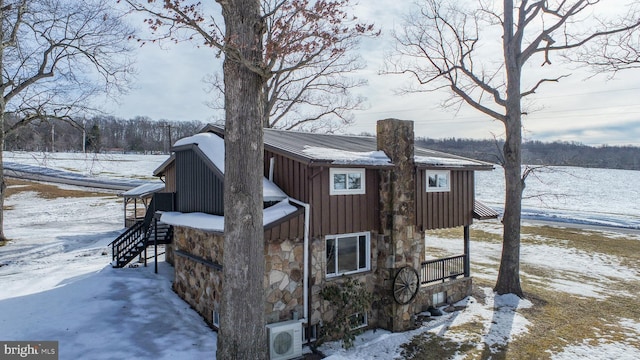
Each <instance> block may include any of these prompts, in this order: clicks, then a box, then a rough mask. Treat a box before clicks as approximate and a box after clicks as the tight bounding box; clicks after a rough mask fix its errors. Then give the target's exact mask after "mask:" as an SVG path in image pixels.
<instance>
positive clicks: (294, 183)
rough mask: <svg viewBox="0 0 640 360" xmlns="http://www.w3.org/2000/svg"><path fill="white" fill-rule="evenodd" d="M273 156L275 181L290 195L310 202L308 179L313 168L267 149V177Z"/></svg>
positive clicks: (265, 156)
mask: <svg viewBox="0 0 640 360" xmlns="http://www.w3.org/2000/svg"><path fill="white" fill-rule="evenodd" d="M271 158H274V159H275V163H274V169H273V170H274V171H273V182H274V183H276V185H278V186H279V187H280V189H282V191H284V192H285V193H286V194H287V195H289V196H290V197H292V198H294V199H297V200H300V201H302V202H306V203H308V202H309V196H308V190H309V184H308V181H307V180H308V178H309V175H310V171H312V170H310V169H309V168H308V167H307V166H306V165H305V164H302V163H300V162H299V161H296V160H293V159H290V158H287V157H284V156H282V155H276V154H274V153H272V152H269V151H265V154H264V176H265V177H269V162H270V159H271Z"/></svg>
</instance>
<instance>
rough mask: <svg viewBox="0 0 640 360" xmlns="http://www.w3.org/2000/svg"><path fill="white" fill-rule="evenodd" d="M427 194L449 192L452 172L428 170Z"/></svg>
mask: <svg viewBox="0 0 640 360" xmlns="http://www.w3.org/2000/svg"><path fill="white" fill-rule="evenodd" d="M425 173H426V176H427V181H426V182H427V192H437V191H449V189H450V175H451V172H450V171H447V170H427V171H425Z"/></svg>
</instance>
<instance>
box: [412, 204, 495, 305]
mask: <svg viewBox="0 0 640 360" xmlns="http://www.w3.org/2000/svg"><path fill="white" fill-rule="evenodd" d="M498 216H499V214H498V213H497V212H496V211H495V210H493V209H491V208H490V207H488V206H486V205H485V204H483V203H481V202H479V201H477V200H476V201H475V202H474V209H473V218H474V219H476V220H488V219H496V218H497V217H498ZM470 233H471V231H470V226H469V225H467V226H464V227H463V251H462V254H458V255H452V256H446V257H440V258H436V257H431V258H430V254H428V253H426V254H425V261H423V262H422V263H421V267H420V285H421V287H425V286H431V285H438V284H442V283H446V282H449V281H453V280H456V279H459V278H469V277H471V266H470V263H471V260H470V258H471V257H470V251H469V247H470V246H469V244H470V242H471V235H470ZM427 248H428V244H425V249H427ZM434 305H435V304H434Z"/></svg>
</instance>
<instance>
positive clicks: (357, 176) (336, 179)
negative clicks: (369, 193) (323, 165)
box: [329, 168, 365, 195]
mask: <svg viewBox="0 0 640 360" xmlns="http://www.w3.org/2000/svg"><path fill="white" fill-rule="evenodd" d="M364 174H365V171H364V169H338V168H336V169H330V170H329V179H330V180H329V181H330V184H329V194H330V195H354V194H364V193H365V189H364V184H365V178H364Z"/></svg>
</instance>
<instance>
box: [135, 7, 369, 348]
mask: <svg viewBox="0 0 640 360" xmlns="http://www.w3.org/2000/svg"><path fill="white" fill-rule="evenodd" d="M125 1H126V2H127V3H128V4H129V6H130V7H131V8H132V9H133V10H135V11H138V12H142V13H146V14H148V15H150V18H149V19H147V20H146V22H147V24H148V25H149V26H150V28H151V30H153V31H154V33H155V38H154V39H153V40H152V41H155V40H162V39H165V40H166V39H168V40H172V41H185V40H187V41H192V40H195V39H198V40H201V41H203V42H204V44H206V45H207V46H210V47H212V48H214V49H216V50H217V51H218V52H219V54H220V55H223V56H224V64H223V77H224V88H223V89H222V90H223V91H222V92H223V93H224V108H225V138H224V142H225V182H224V183H225V185H224V186H225V188H224V214H225V221H224V229H225V237H224V254H223V279H224V280H223V289H224V291H223V292H222V304H221V318H220V332H219V335H220V336H219V337H218V357H219V358H224V359H227V358H229V359H230V358H233V359H258V358H265V357H266V356H267V355H268V354H267V352H266V351H267V350H268V346H267V343H266V334H265V327H264V324H265V321H264V319H265V318H264V302H265V298H264V288H263V278H264V229H263V225H262V207H263V204H262V190H263V189H262V180H261V179H262V177H263V176H264V174H263V173H262V170H261V167H256V166H255V164H262V163H263V156H264V154H263V151H264V144H263V131H262V126H263V124H265V123H266V122H267V118H268V117H267V112H266V111H267V110H265V109H267V106H266V104H265V103H266V99H267V97H266V96H265V91H272V90H267V84H268V80H269V79H270V78H272V77H277V76H280V75H281V74H282V76H283V78H282V79H281V80H280V81H293V80H294V79H295V77H291V78H287V75H286V74H287V73H288V74H293V73H292V72H291V70H294V69H295V68H299V67H302V66H305V65H306V64H314V62H315V61H318V60H319V59H321V58H322V56H321V55H320V54H322V53H326V52H332V51H335V52H341V51H344V49H343V47H344V46H345V45H344V44H343V43H341V42H342V41H343V39H342V38H341V34H343V33H348V32H349V31H355V32H358V33H366V32H370V31H372V27H370V26H365V25H361V24H353V25H351V24H352V23H351V20H349V19H348V18H347V17H346V16H347V15H346V13H344V11H342V9H341V6H343V4H346V3H348V0H336V1H327V0H318V1H315V2H313V4H312V3H311V2H309V1H307V0H280V1H274V2H270V3H269V4H270V5H269V6H270V7H268V9H269V11H268V12H267V13H263V12H262V11H263V10H264V9H267V8H261V2H260V0H237V1H222V0H217V3H218V4H219V5H220V6H221V7H222V16H223V19H224V30H222V28H223V27H222V26H221V24H220V23H219V22H218V21H217V20H216V16H215V15H214V14H213V13H212V12H211V11H212V9H211V8H209V7H206V8H205V7H204V6H203V5H202V4H200V3H193V2H191V1H186V0H162V1H160V0H158V1H153V0H149V1H138V0H125ZM287 9H288V10H287ZM279 11H283V14H290V16H291V17H290V18H289V19H287V18H286V17H280V18H279V20H278V23H277V24H275V23H273V24H271V26H273V28H274V29H277V31H276V30H274V31H272V33H271V35H270V36H271V38H270V39H267V40H265V34H266V31H267V29H268V26H269V19H270V16H271V15H272V14H273V13H277V12H279ZM275 20H277V18H276V19H274V21H275ZM325 21H327V22H325ZM329 25H331V26H329ZM350 36H353V35H350ZM143 41H144V40H143ZM344 41H345V43H346V42H348V40H344ZM263 44H264V45H263ZM290 54H295V56H296V57H295V58H293V57H292V58H289V60H286V61H284V60H282V56H285V55H290ZM271 62H273V64H272V63H271ZM314 66H315V65H314ZM290 76H292V75H290ZM307 76H309V75H307ZM287 79H289V80H287ZM325 79H328V78H325ZM296 81H299V82H302V83H304V81H305V80H304V79H303V78H298V80H296ZM279 96H280V97H282V96H285V95H279ZM286 96H287V97H293V96H295V95H294V94H293V93H289V94H287V95H286ZM298 96H300V97H301V96H302V95H298ZM312 104H313V103H312V102H310V103H308V104H307V105H309V106H310V105H312ZM282 121H283V120H282ZM238 299H242V301H241V302H240V301H238Z"/></svg>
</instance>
